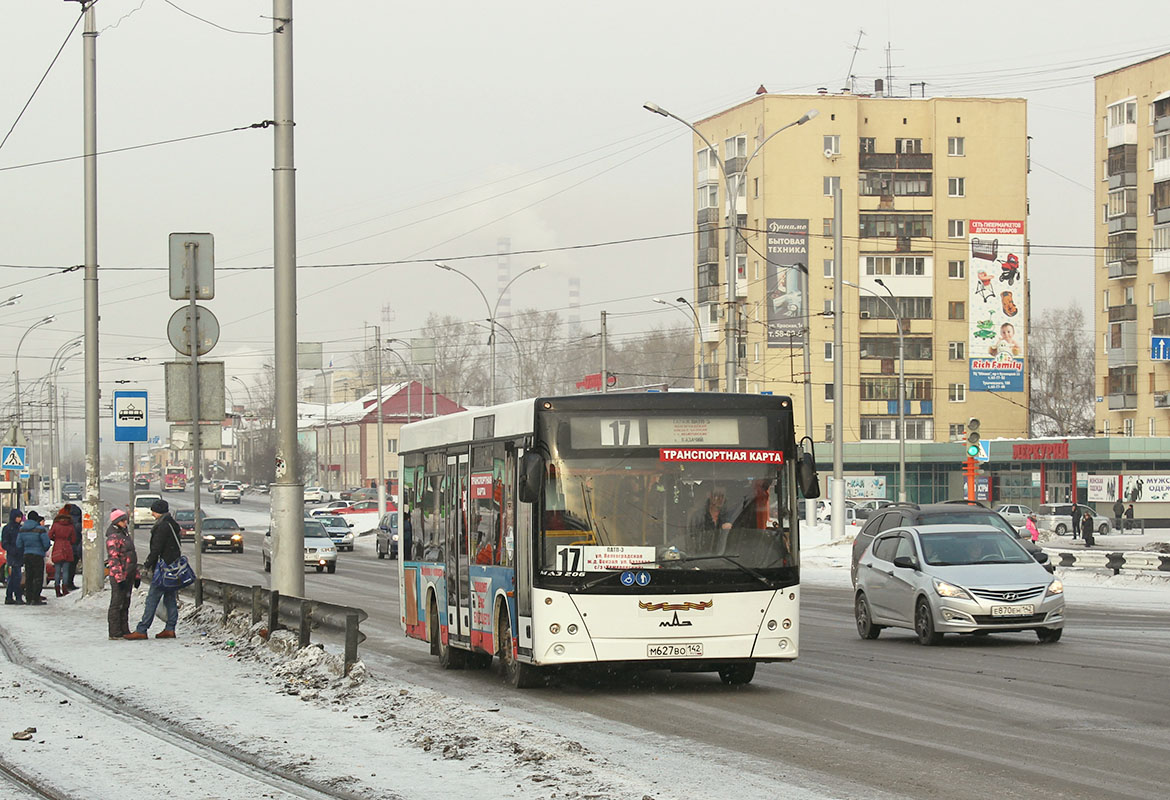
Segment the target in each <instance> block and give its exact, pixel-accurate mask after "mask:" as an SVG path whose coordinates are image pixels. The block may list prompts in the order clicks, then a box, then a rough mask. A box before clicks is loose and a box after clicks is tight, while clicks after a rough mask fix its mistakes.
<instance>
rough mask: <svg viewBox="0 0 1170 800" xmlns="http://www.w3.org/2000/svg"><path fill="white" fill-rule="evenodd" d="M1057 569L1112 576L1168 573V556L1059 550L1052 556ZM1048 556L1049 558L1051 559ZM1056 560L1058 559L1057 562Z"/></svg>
mask: <svg viewBox="0 0 1170 800" xmlns="http://www.w3.org/2000/svg"><path fill="white" fill-rule="evenodd" d="M1052 556H1054V557H1055V558H1054V559H1053V560H1054V561H1055V564H1056V566H1058V567H1081V568H1086V569H1111V570H1113V574H1114V575H1118V574H1120V573H1121V570H1123V569H1126V570H1143V571H1146V572H1170V554H1166V553H1148V552H1145V551H1137V552H1131V553H1123V552H1117V551H1114V552H1108V551H1105V550H1059V551H1057V552H1055V553H1053V554H1052ZM1052 556H1050V557H1052ZM1056 559H1059V560H1058V561H1057V560H1056Z"/></svg>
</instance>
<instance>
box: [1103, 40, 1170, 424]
mask: <svg viewBox="0 0 1170 800" xmlns="http://www.w3.org/2000/svg"><path fill="white" fill-rule="evenodd" d="M1096 108H1097V116H1096V118H1097V119H1098V120H1100V123H1099V124H1100V128H1099V130H1098V132H1097V135H1096V137H1095V138H1096V146H1095V152H1094V155H1095V157H1096V163H1098V164H1100V170H1101V172H1100V174H1101V179H1100V180H1099V181H1097V182H1096V183H1097V191H1096V199H1097V208H1099V209H1100V212H1099V214H1100V216H1099V217H1098V220H1097V225H1096V237H1095V244H1096V252H1097V269H1096V285H1097V292H1096V303H1095V305H1096V315H1095V319H1096V331H1097V337H1098V339H1099V340H1100V341H1101V350H1100V351H1098V355H1097V380H1098V386H1099V387H1100V388H1099V389H1098V393H1099V394H1100V395H1102V396H1103V397H1104V398H1105V402H1103V403H1097V406H1096V408H1097V429H1098V430H1100V431H1101V432H1103V433H1105V434H1106V435H1109V434H1112V435H1123V436H1135V435H1136V436H1166V435H1167V434H1170V338H1168V339H1165V340H1164V339H1162V338H1160V337H1170V53H1167V54H1165V55H1161V56H1158V57H1157V58H1151V59H1149V60H1146V61H1142V62H1140V63H1138V64H1133V65H1131V66H1128V67H1124V68H1122V69H1118V70H1114V71H1113V72H1107V73H1105V74H1104V75H1098V76H1097V79H1096Z"/></svg>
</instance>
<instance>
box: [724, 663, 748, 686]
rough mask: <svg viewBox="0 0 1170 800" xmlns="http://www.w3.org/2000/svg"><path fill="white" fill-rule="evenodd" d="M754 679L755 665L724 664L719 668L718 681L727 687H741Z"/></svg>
mask: <svg viewBox="0 0 1170 800" xmlns="http://www.w3.org/2000/svg"><path fill="white" fill-rule="evenodd" d="M754 677H756V664H755V662H754V661H753V662H752V663H750V664H724V665H723V666H722V667H720V668H719V680H721V681H723V683H724V684H726V685H727V686H743V685H745V684H748V683H751V682H752V678H754Z"/></svg>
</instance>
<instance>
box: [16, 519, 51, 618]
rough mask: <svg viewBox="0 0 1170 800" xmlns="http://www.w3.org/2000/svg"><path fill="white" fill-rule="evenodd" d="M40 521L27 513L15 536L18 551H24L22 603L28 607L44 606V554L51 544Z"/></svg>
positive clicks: (47, 533)
mask: <svg viewBox="0 0 1170 800" xmlns="http://www.w3.org/2000/svg"><path fill="white" fill-rule="evenodd" d="M42 521H43V517H41V515H40V514H38V513H37V512H35V511H30V512H28V518H27V519H25V521H24V522H23V523H21V525H20V533H19V535H18V536H17V542H18V543H19V544H20V549H21V550H23V551H24V602H25V604H26V605H30V606H40V605H44V604H45V598H43V597H41V589H43V588H44V585H45V553H47V552H49V548H50V547H52V542H50V541H49V532H48V531H46V530H45V526H44V525H42V524H41V522H42Z"/></svg>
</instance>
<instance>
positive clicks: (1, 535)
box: [0, 508, 24, 606]
mask: <svg viewBox="0 0 1170 800" xmlns="http://www.w3.org/2000/svg"><path fill="white" fill-rule="evenodd" d="M23 522H24V514H22V513H21V511H20V509H19V508H14V509H12V510H10V511H9V512H8V524H7V525H5V526H4V528H3V531H0V544H2V545H3V547H4V556H5V558H6V559H7V560H8V586H7V587H6V591H5V593H4V605H6V606H22V605H24V600H23V599H22V598H21V596H20V576H21V575H23V574H24V550H22V549H21V547H20V544H19V543H18V542H17V537H19V536H20V526H21V523H23Z"/></svg>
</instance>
